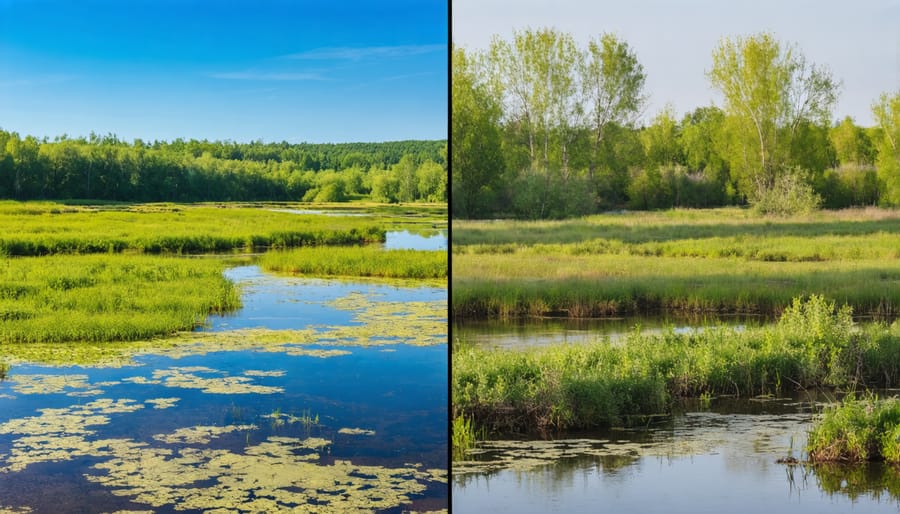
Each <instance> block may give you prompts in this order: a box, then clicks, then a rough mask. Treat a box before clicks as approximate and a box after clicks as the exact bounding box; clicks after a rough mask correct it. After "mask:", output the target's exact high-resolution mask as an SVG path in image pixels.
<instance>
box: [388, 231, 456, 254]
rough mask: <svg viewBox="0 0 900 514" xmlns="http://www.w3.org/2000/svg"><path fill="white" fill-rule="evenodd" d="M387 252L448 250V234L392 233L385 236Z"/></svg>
mask: <svg viewBox="0 0 900 514" xmlns="http://www.w3.org/2000/svg"><path fill="white" fill-rule="evenodd" d="M384 248H385V249H386V250H446V249H447V232H446V231H443V230H442V231H440V232H438V233H435V234H431V235H421V234H414V233H412V232H410V231H408V230H398V231H391V232H388V233H386V234H385V241H384Z"/></svg>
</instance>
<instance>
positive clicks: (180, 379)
mask: <svg viewBox="0 0 900 514" xmlns="http://www.w3.org/2000/svg"><path fill="white" fill-rule="evenodd" d="M200 373H206V374H222V373H223V372H221V371H216V370H213V369H209V368H204V367H175V368H167V369H157V370H154V371H153V379H152V380H146V382H144V383H148V384H160V385H163V386H166V387H178V388H183V389H199V390H201V391H203V392H204V393H208V394H275V393H283V392H284V388H283V387H274V386H264V385H259V384H254V383H252V379H251V378H249V377H236V376H219V377H204V376H200Z"/></svg>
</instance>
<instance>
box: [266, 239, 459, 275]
mask: <svg viewBox="0 0 900 514" xmlns="http://www.w3.org/2000/svg"><path fill="white" fill-rule="evenodd" d="M259 263H260V266H261V267H262V268H263V269H265V270H267V271H274V272H278V273H290V274H293V275H314V276H345V277H384V278H411V279H438V278H446V277H447V253H446V252H434V251H425V250H389V251H385V250H382V249H381V248H378V247H372V246H340V247H324V248H323V247H309V248H296V249H293V250H289V251H281V252H268V253H266V254H264V255H263V256H262V257H261V258H260V261H259Z"/></svg>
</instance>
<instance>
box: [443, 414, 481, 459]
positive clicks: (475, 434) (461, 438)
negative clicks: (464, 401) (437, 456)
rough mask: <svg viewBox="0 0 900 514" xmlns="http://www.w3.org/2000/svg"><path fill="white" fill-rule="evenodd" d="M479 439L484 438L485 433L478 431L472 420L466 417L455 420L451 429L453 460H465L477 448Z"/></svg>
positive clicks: (458, 417)
mask: <svg viewBox="0 0 900 514" xmlns="http://www.w3.org/2000/svg"><path fill="white" fill-rule="evenodd" d="M479 438H484V431H483V430H476V429H475V425H474V424H473V423H472V420H471V419H469V418H466V417H465V416H456V417H455V418H453V426H452V427H451V428H450V446H451V447H452V448H453V460H464V459H465V457H466V452H467V451H469V450H470V449H472V448H474V447H475V444H476V443H477V442H478V439H479Z"/></svg>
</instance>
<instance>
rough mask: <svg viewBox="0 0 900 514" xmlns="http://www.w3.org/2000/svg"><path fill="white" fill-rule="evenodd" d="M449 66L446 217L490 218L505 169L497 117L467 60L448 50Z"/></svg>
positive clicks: (495, 102) (458, 51)
mask: <svg viewBox="0 0 900 514" xmlns="http://www.w3.org/2000/svg"><path fill="white" fill-rule="evenodd" d="M452 65H453V80H452V81H451V100H452V102H451V105H452V108H453V113H452V116H451V137H452V139H453V146H452V148H451V149H450V151H451V161H452V162H453V166H452V172H453V206H452V212H453V216H454V217H460V218H478V217H483V216H486V215H489V214H490V213H491V212H493V210H494V205H493V200H494V194H495V191H496V189H497V188H498V186H499V179H500V175H501V173H502V172H503V169H504V167H505V164H504V160H503V154H502V153H501V150H500V149H501V138H500V127H499V120H500V116H501V113H502V111H501V108H500V104H499V101H498V99H497V98H496V97H494V96H493V95H492V94H491V93H490V91H489V89H488V86H487V84H485V83H484V82H483V81H482V80H483V79H482V77H481V74H480V73H478V72H479V66H478V63H477V62H476V60H474V59H473V57H471V56H469V55H467V54H466V52H465V51H464V50H463V49H461V48H454V49H453V62H452Z"/></svg>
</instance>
